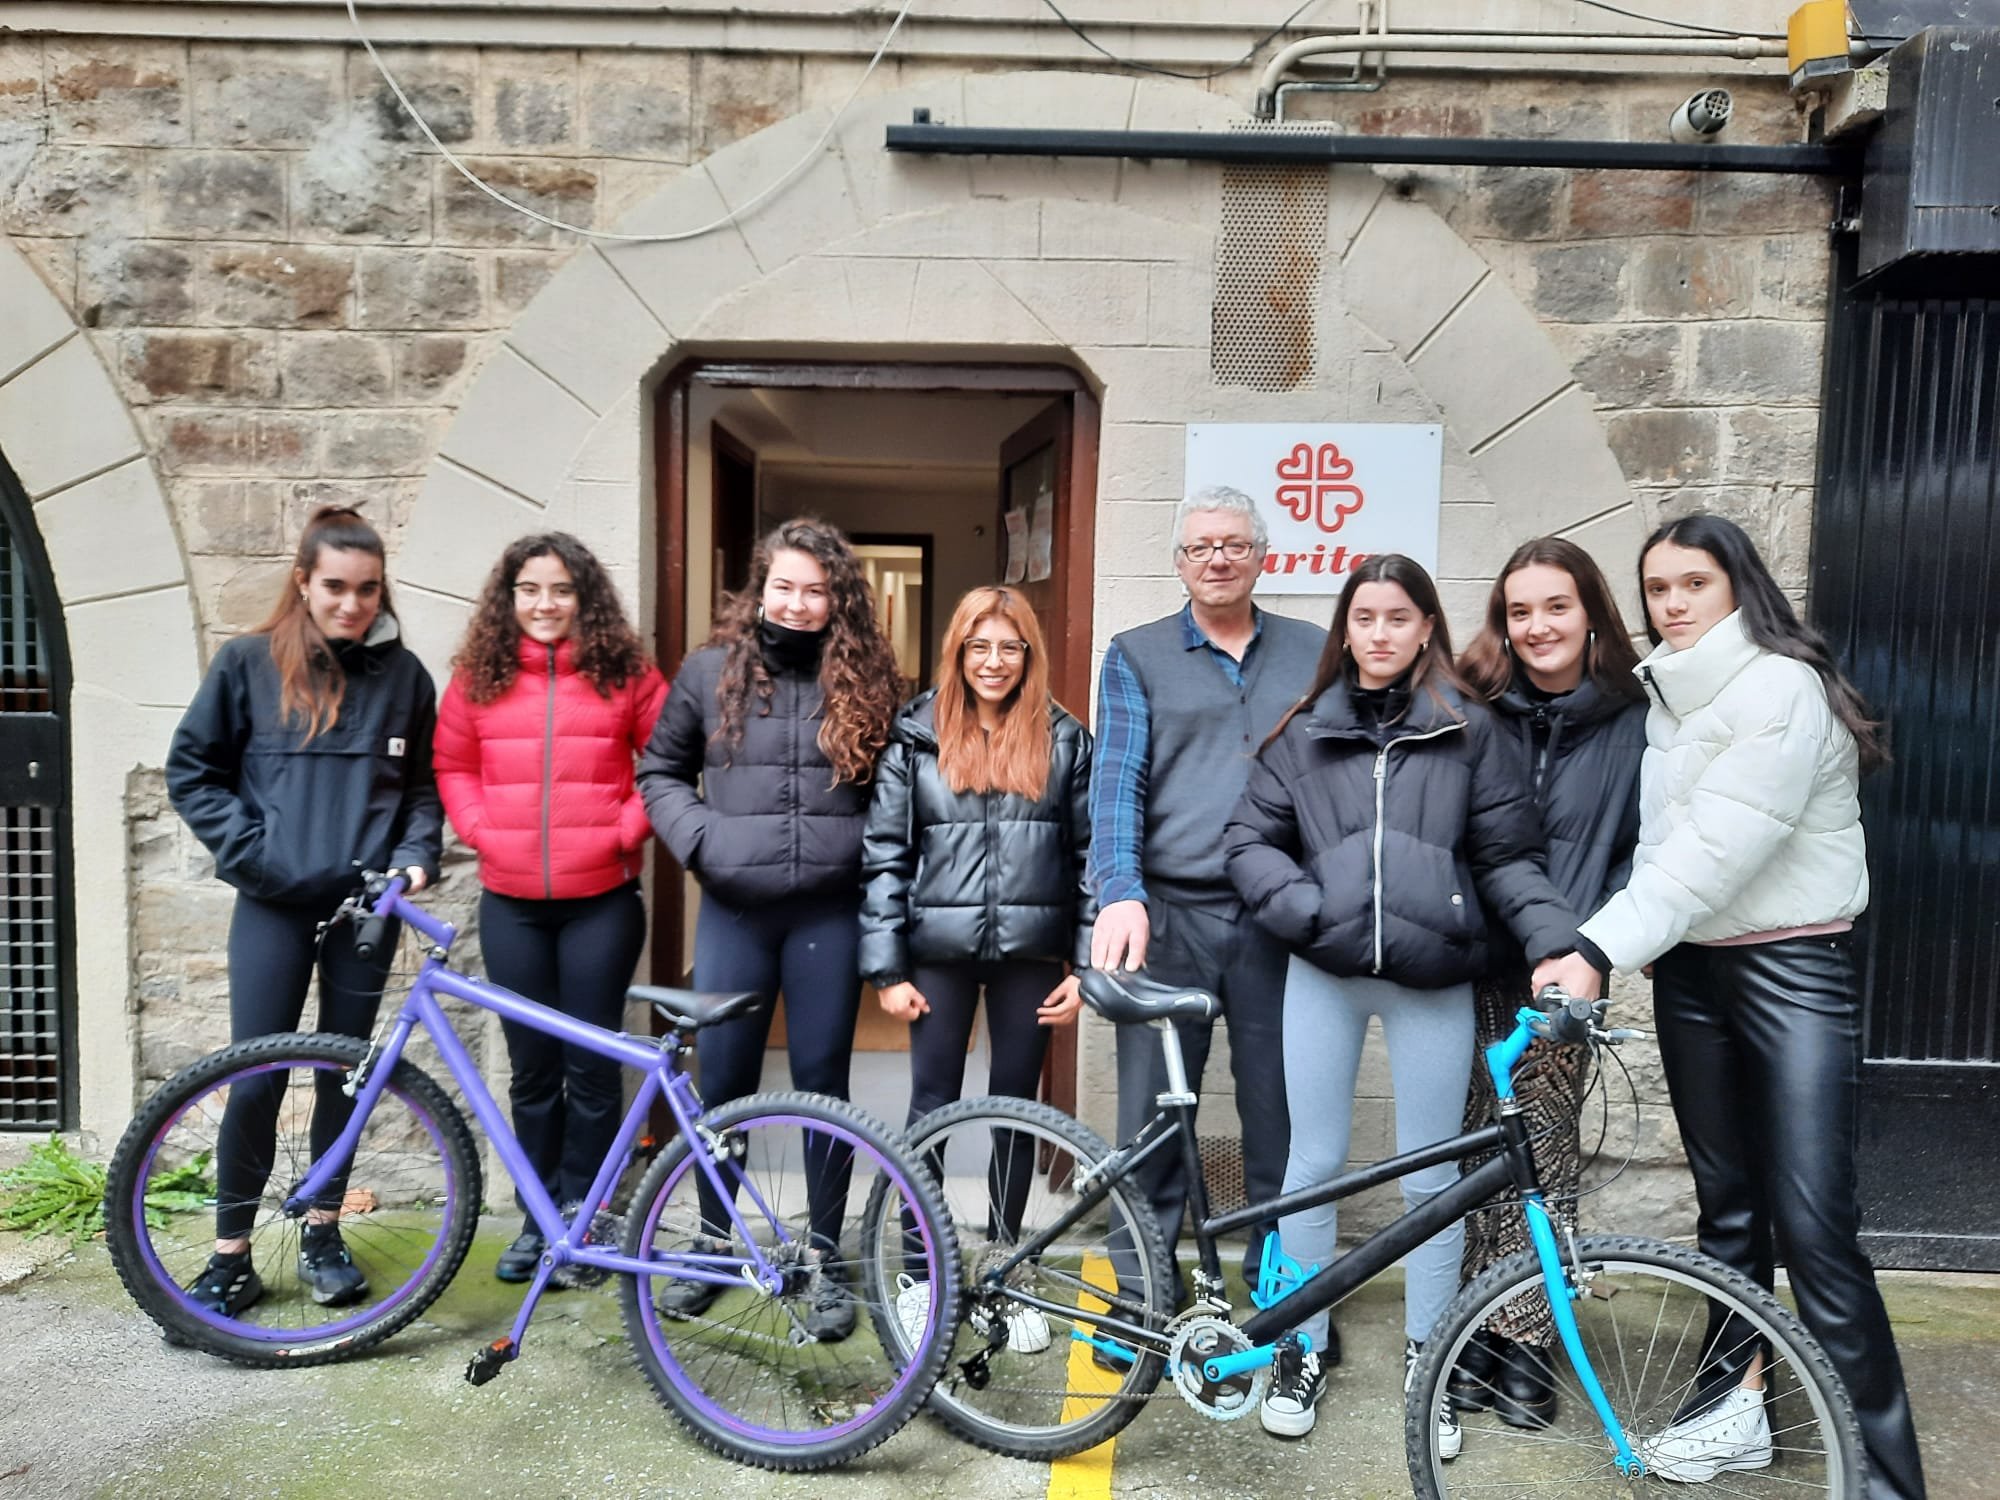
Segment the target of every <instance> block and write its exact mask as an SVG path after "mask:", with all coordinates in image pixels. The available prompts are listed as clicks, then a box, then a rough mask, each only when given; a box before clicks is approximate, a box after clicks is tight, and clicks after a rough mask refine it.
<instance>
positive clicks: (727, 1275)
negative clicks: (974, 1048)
mask: <svg viewBox="0 0 2000 1500" xmlns="http://www.w3.org/2000/svg"><path fill="white" fill-rule="evenodd" d="M701 1128H702V1136H703V1139H702V1145H701V1150H702V1153H703V1155H702V1156H701V1157H697V1155H696V1154H695V1152H694V1151H692V1150H690V1149H689V1145H688V1142H687V1140H686V1139H685V1138H684V1137H683V1138H678V1139H676V1140H675V1141H674V1142H673V1143H672V1144H671V1145H669V1146H668V1147H667V1149H666V1150H665V1151H664V1152H662V1153H661V1155H660V1157H659V1159H658V1160H657V1161H655V1162H654V1163H653V1166H652V1167H651V1169H650V1170H649V1171H648V1172H647V1173H646V1176H645V1179H644V1180H643V1181H642V1182H641V1183H640V1186H639V1190H638V1192H637V1194H636V1195H635V1197H634V1199H633V1203H632V1208H631V1211H630V1212H629V1213H628V1214H627V1215H626V1220H625V1239H624V1245H623V1249H624V1253H625V1254H626V1255H629V1256H632V1257H635V1258H638V1259H645V1260H656V1261H665V1262H667V1264H666V1265H664V1266H663V1267H662V1269H661V1270H660V1271H658V1272H656V1273H653V1274H650V1275H636V1276H630V1277H627V1278H625V1280H624V1283H623V1285H622V1286H621V1288H620V1297H621V1300H622V1302H623V1304H624V1310H625V1326H626V1328H627V1329H628V1330H629V1332H630V1334H631V1338H632V1346H633V1350H634V1353H635V1354H636V1355H637V1357H638V1360H639V1365H640V1368H641V1369H643V1370H644V1371H645V1373H646V1378H647V1380H649V1381H650V1382H651V1383H652V1386H653V1389H654V1390H655V1391H656V1392H658V1394H659V1396H660V1399H661V1400H662V1401H663V1402H665V1404H666V1405H667V1406H668V1407H669V1408H670V1409H671V1410H672V1411H673V1412H674V1413H675V1415H677V1416H678V1417H680V1419H681V1420H682V1421H683V1422H685V1423H686V1424H687V1426H688V1428H689V1429H690V1430H691V1431H692V1432H693V1433H694V1434H695V1436H696V1437H698V1438H699V1439H700V1440H701V1441H702V1442H703V1443H705V1444H707V1445H708V1446H709V1447H710V1448H713V1449H714V1450H715V1451H716V1452H718V1453H721V1454H723V1455H725V1456H726V1457H729V1458H733V1459H736V1460H738V1461H739V1462H742V1463H747V1464H754V1465H756V1466H757V1467H760V1468H766V1469H820V1468H826V1467H828V1466H830V1465H833V1464H837V1463H841V1462H843V1461H845V1460H847V1459H850V1458H853V1457H854V1456H855V1455H856V1454H859V1453H865V1452H866V1451H867V1450H868V1449H870V1448H873V1447H874V1446H875V1445H876V1444H878V1443H880V1442H882V1441H883V1440H885V1439H886V1438H888V1437H889V1436H890V1435H891V1434H893V1433H894V1432H895V1431H896V1430H897V1429H898V1428H900V1427H901V1426H902V1425H903V1424H904V1423H905V1422H907V1421H908V1420H909V1419H910V1417H911V1416H913V1415H914V1414H915V1413H916V1411H917V1410H918V1408H919V1407H921V1406H922V1405H923V1400H924V1397H925V1396H926V1395H928V1394H929V1392H930V1389H931V1387H932V1385H934V1384H935V1383H936V1381H937V1377H938V1371H939V1369H940V1368H941V1367H942V1365H943V1363H944V1355H945V1347H946V1342H947V1341H946V1340H945V1339H944V1338H942V1337H940V1336H939V1331H940V1330H942V1329H944V1328H948V1327H950V1326H951V1324H952V1322H953V1321H954V1319H955V1318H956V1316H957V1310H958V1252H957V1246H956V1241H955V1240H954V1238H953V1235H952V1229H951V1221H950V1219H949V1218H948V1217H947V1216H946V1214H945V1211H944V1204H943V1202H942V1201H941V1200H940V1199H939V1197H938V1193H937V1189H936V1188H935V1187H934V1186H933V1185H932V1183H931V1181H930V1179H929V1178H928V1177H927V1176H926V1175H925V1173H924V1171H923V1169H922V1167H921V1166H919V1165H918V1164H917V1163H916V1161H915V1160H914V1159H913V1158H912V1157H911V1156H910V1155H909V1153H908V1152H907V1151H905V1149H904V1148H903V1146H902V1144H901V1142H900V1141H899V1140H898V1139H897V1138H896V1136H895V1134H894V1132H892V1131H891V1130H890V1129H889V1128H888V1127H887V1126H886V1125H883V1124H881V1123H880V1122H878V1121H876V1120H875V1119H874V1118H873V1117H871V1116H869V1115H868V1114H866V1113H864V1112H863V1111H861V1110H859V1109H856V1108H855V1107H854V1106H853V1105H851V1104H847V1103H844V1102H842V1101H840V1100H837V1099H829V1098H824V1097H821V1096H818V1095H812V1094H763V1095H758V1096H755V1097H752V1098H748V1099H739V1100H736V1101H734V1102H733V1103H730V1104H726V1105H723V1106H721V1107H720V1108H718V1109H715V1110H713V1111H711V1112H709V1113H708V1114H705V1115H703V1116H702V1118H701ZM704 1160H708V1161H713V1163H714V1164H715V1165H716V1167H717V1168H718V1170H719V1171H720V1173H721V1177H722V1180H723V1181H724V1182H725V1183H726V1184H727V1185H728V1187H729V1188H730V1189H731V1191H732V1194H733V1198H734V1208H735V1217H736V1219H738V1220H740V1225H739V1224H738V1223H735V1222H732V1220H731V1216H730V1206H729V1205H728V1204H726V1203H725V1202H723V1200H722V1197H721V1195H719V1194H717V1193H715V1192H714V1191H713V1189H712V1187H711V1186H710V1185H709V1184H708V1181H707V1174H706V1173H705V1172H704V1170H703V1162H704ZM869 1202H881V1203H884V1204H886V1205H888V1206H889V1207H888V1211H889V1212H891V1213H893V1214H894V1215H895V1216H896V1218H897V1220H898V1222H899V1223H900V1224H903V1225H905V1226H907V1234H906V1235H899V1236H898V1237H897V1240H896V1242H895V1243H894V1244H893V1245H890V1246H883V1245H881V1244H880V1243H879V1242H878V1243H875V1244H873V1246H872V1251H871V1249H870V1247H869V1242H868V1241H867V1240H866V1237H865V1236H864V1235H863V1234H862V1233H861V1231H860V1225H859V1213H858V1212H857V1210H858V1207H859V1205H862V1204H866V1203H869ZM746 1232H747V1234H748V1235H749V1238H750V1240H751V1241H754V1243H755V1245H756V1247H757V1250H758V1252H759V1254H760V1255H761V1256H762V1258H763V1260H764V1262H765V1263H766V1264H767V1265H769V1266H771V1267H773V1268H775V1269H776V1270H777V1271H778V1272H779V1273H781V1275H782V1277H783V1285H782V1286H781V1287H779V1288H778V1289H777V1290H776V1291H775V1292H774V1291H772V1290H770V1289H768V1288H766V1287H764V1286H760V1285H757V1284H755V1278H756V1275H757V1271H758V1267H757V1265H756V1262H755V1261H754V1260H753V1258H752V1257H751V1255H750V1246H749V1244H748V1243H746V1241H745V1238H744V1236H745V1233H746ZM695 1255H698V1256H705V1257H708V1259H706V1260H705V1261H702V1262H699V1263H690V1262H689V1261H686V1260H682V1259H680V1258H681V1257H684V1256H695ZM871 1257H872V1258H871ZM885 1257H887V1258H892V1259H893V1264H892V1263H890V1259H885ZM691 1264H699V1265H700V1266H701V1267H702V1268H703V1269H705V1270H706V1271H707V1272H708V1273H709V1274H711V1275H713V1276H715V1277H717V1278H719V1279H718V1280H715V1281H706V1282H705V1281H701V1280H698V1279H694V1278H690V1277H688V1276H685V1275H677V1274H676V1270H677V1269H678V1270H686V1269H688V1268H689V1267H690V1265H691ZM899 1276H900V1277H903V1278H905V1279H904V1280H902V1281H901V1282H900V1283H899V1281H898V1277H899ZM725 1283H726V1284H725ZM919 1284H921V1285H922V1286H925V1287H927V1288H928V1291H927V1292H926V1293H924V1294H923V1295H922V1296H921V1297H920V1298H919V1297H915V1296H913V1297H908V1298H901V1299H900V1301H899V1296H898V1294H899V1292H900V1290H901V1289H902V1288H904V1287H908V1286H914V1285H919ZM892 1325H893V1326H895V1327H897V1328H898V1329H907V1332H906V1333H904V1334H903V1335H902V1336H901V1337H899V1338H891V1339H889V1340H887V1341H885V1340H884V1339H883V1337H882V1334H881V1330H883V1329H884V1328H886V1327H890V1326H892Z"/></svg>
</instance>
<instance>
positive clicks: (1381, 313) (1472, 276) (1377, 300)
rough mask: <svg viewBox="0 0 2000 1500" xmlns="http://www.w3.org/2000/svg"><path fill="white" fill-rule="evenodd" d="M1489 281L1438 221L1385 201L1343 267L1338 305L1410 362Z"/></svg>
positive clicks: (1475, 259)
mask: <svg viewBox="0 0 2000 1500" xmlns="http://www.w3.org/2000/svg"><path fill="white" fill-rule="evenodd" d="M1486 274H1487V266H1486V263H1485V262H1484V261H1482V260H1481V259H1480V258H1479V256H1478V254H1477V252H1475V251H1474V250H1473V249H1472V247H1471V246H1470V245H1468V244H1466V243H1465V241H1464V240H1462V239H1460V238H1459V237H1458V236H1457V235H1456V234H1454V233H1453V232H1452V231H1451V229H1450V228H1449V227H1448V226H1447V225H1446V224H1445V222H1444V221H1443V220H1442V219H1440V218H1439V217H1438V216H1437V215H1436V214H1434V213H1432V212H1431V211H1430V210H1429V209H1428V208H1425V207H1423V206H1422V205H1420V204H1415V203H1410V202H1406V201H1404V200H1403V199H1400V198H1397V197H1395V196H1393V195H1391V196H1387V197H1384V198H1383V199H1382V201H1381V202H1380V203H1379V204H1378V205H1377V206H1376V209H1375V212H1374V213H1373V214H1371V215H1370V216H1369V219H1368V222H1367V223H1366V224H1365V225H1363V226H1362V229H1361V232H1360V233H1359V234H1357V235H1356V236H1355V238H1354V244H1353V245H1352V247H1351V248H1350V249H1349V250H1348V252H1347V256H1346V258H1345V259H1344V260H1343V261H1342V262H1341V274H1340V288H1341V290H1340V298H1341V300H1342V301H1343V302H1345V304H1346V305H1347V308H1348V310H1349V311H1350V312H1352V313H1353V314H1354V316H1355V317H1357V318H1359V319H1360V320H1361V321H1362V322H1364V323H1366V324H1367V325H1368V326H1369V327H1370V328H1372V329H1374V330H1375V331H1376V332H1377V333H1379V334H1381V335H1382V336H1383V337H1384V338H1386V339H1388V340H1389V341H1390V343H1391V344H1393V345H1394V346H1395V347H1396V348H1398V349H1400V350H1402V351H1403V352H1404V354H1405V355H1407V354H1408V353H1409V352H1410V351H1411V350H1412V349H1414V348H1415V347H1416V346H1417V345H1418V344H1420V343H1422V342H1423V340H1424V338H1425V337H1426V336H1427V335H1429V334H1430V332H1431V331H1432V330H1433V329H1435V328H1436V327H1437V326H1438V324H1439V323H1441V322H1443V321H1444V319H1445V315H1446V314H1447V313H1449V312H1450V311H1451V310H1452V309H1453V308H1454V307H1456V306H1458V304H1459V303H1460V302H1461V301H1462V300H1463V299H1464V297H1465V295H1466V293H1467V292H1469V291H1471V290H1472V288H1473V287H1474V286H1475V285H1477V284H1478V282H1479V280H1480V279H1481V278H1482V277H1483V276H1485V275H1486Z"/></svg>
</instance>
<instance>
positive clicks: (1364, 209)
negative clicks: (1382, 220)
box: [1326, 166, 1389, 260]
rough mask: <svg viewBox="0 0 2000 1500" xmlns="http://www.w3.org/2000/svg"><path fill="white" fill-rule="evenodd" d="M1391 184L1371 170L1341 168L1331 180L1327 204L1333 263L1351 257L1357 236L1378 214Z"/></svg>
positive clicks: (1329, 256) (1329, 244) (1327, 220)
mask: <svg viewBox="0 0 2000 1500" xmlns="http://www.w3.org/2000/svg"><path fill="white" fill-rule="evenodd" d="M1388 186H1389V185H1388V184H1387V183H1386V182H1384V181H1383V180H1382V179H1381V177H1379V176H1378V175H1377V174H1376V173H1375V172H1373V171H1371V170H1370V169H1369V168H1367V167H1356V166H1338V167H1335V168H1334V169H1333V172H1332V175H1331V177H1330V179H1329V186H1328V189H1327V203H1326V245H1327V250H1328V252H1329V255H1328V259H1329V260H1338V259H1339V258H1340V257H1341V256H1343V255H1345V254H1347V251H1348V248H1349V247H1350V246H1351V245H1353V243H1354V236H1355V235H1357V234H1359V233H1360V232H1361V226H1362V225H1363V224H1366V223H1367V222H1368V218H1369V216H1370V215H1371V214H1373V213H1374V212H1375V206H1376V205H1377V204H1378V203H1380V202H1381V201H1382V194H1383V193H1384V192H1386V191H1387V190H1388Z"/></svg>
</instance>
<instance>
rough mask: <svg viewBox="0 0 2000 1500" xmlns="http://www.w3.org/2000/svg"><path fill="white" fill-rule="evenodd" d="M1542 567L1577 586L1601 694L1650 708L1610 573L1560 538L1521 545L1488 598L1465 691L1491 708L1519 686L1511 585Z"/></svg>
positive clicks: (1463, 669)
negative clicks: (1511, 635) (1510, 629)
mask: <svg viewBox="0 0 2000 1500" xmlns="http://www.w3.org/2000/svg"><path fill="white" fill-rule="evenodd" d="M1538 565H1539V566H1541V567H1545V568H1559V569H1561V570H1562V571H1563V572H1565V573H1567V574H1569V576H1570V581H1571V582H1572V583H1573V584H1575V586H1576V599H1577V603H1579V604H1581V605H1582V606H1583V617H1584V619H1585V620H1586V621H1587V622H1588V623H1589V629H1590V631H1591V634H1590V636H1589V637H1588V638H1587V640H1586V644H1585V646H1584V648H1583V670H1584V672H1585V673H1586V674H1587V675H1588V676H1589V678H1590V680H1591V681H1592V682H1594V683H1595V684H1596V685H1597V690H1598V691H1599V692H1601V693H1603V694H1604V695H1605V696H1606V697H1607V698H1613V699H1623V700H1624V701H1626V702H1628V703H1642V702H1644V701H1645V697H1646V690H1645V689H1644V688H1642V687H1640V686H1639V679H1638V678H1636V677H1634V676H1633V675H1632V669H1633V668H1634V667H1636V666H1638V664H1639V653H1638V652H1637V651H1635V650H1633V649H1632V637H1631V635H1630V634H1629V633H1628V632H1627V631H1626V629H1625V617H1624V615H1622V614H1620V613H1619V610H1618V601H1617V600H1616V599H1614V598H1612V596H1611V585H1610V584H1609V583H1607V582H1605V579H1604V570H1603V569H1602V568H1600V567H1598V565H1597V560H1596V559H1595V558H1593V557H1592V556H1591V555H1590V554H1589V553H1588V552H1586V551H1584V550H1583V548H1581V547H1579V546H1577V544H1576V543H1575V542H1572V541H1569V540H1568V539H1566V538H1564V537H1559V536H1538V537H1536V538H1535V539H1534V540H1533V541H1531V542H1523V543H1521V545H1520V546H1518V547H1516V548H1515V549H1514V555H1513V556H1512V557H1510V558H1508V559H1507V566H1506V567H1504V568H1502V569H1501V570H1500V576H1499V577H1498V578H1496V579H1494V580H1493V592H1492V593H1490V594H1488V595H1487V596H1486V620H1485V623H1484V624H1483V625H1481V626H1480V629H1479V634H1477V635H1475V636H1474V637H1473V638H1472V643H1471V644H1470V645H1468V646H1467V647H1466V648H1465V654H1464V655H1462V656H1460V657H1459V659H1458V675H1459V676H1460V677H1462V678H1464V679H1465V685H1466V686H1467V687H1469V688H1471V689H1472V691H1473V692H1475V693H1477V694H1478V695H1479V696H1480V697H1481V698H1484V699H1485V700H1486V701H1487V702H1488V703H1491V702H1492V701H1493V700H1494V699H1496V698H1498V697H1499V696H1500V695H1501V694H1502V693H1504V692H1506V691H1507V689H1508V688H1510V687H1512V686H1513V685H1514V656H1513V652H1512V651H1511V649H1510V648H1509V646H1508V639H1507V580H1508V579H1509V578H1512V577H1513V576H1514V575H1515V574H1516V573H1518V572H1520V571H1521V569H1523V568H1532V567H1535V566H1538Z"/></svg>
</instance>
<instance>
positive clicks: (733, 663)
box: [708, 517, 903, 785]
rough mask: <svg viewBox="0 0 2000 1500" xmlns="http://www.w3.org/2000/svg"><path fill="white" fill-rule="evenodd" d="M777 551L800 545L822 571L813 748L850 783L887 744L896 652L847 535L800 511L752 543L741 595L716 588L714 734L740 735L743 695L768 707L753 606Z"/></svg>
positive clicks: (898, 690)
mask: <svg viewBox="0 0 2000 1500" xmlns="http://www.w3.org/2000/svg"><path fill="white" fill-rule="evenodd" d="M779 552H803V553H804V554H805V555H806V556H807V557H810V558H811V559H812V560H813V561H814V562H816V563H818V564H819V565H820V567H821V568H822V569H824V570H825V572H826V591H827V603H828V610H827V622H826V623H827V638H826V648H825V650H824V651H822V652H821V653H820V659H819V685H820V692H821V694H822V695H823V696H824V698H825V703H826V707H825V717H824V719H823V721H822V722H821V724H820V729H819V748H820V749H821V751H823V752H824V753H825V755H826V758H827V760H828V761H829V762H830V763H831V764H832V766H833V779H834V782H835V783H836V784H838V783H840V782H843V781H846V782H852V783H854V784H856V785H860V784H862V783H865V782H867V781H868V780H869V779H870V778H871V777H872V776H874V774H875V758H876V757H877V756H879V755H880V754H881V753H882V747H883V746H884V745H886V744H888V743H889V719H890V717H891V716H892V715H893V714H894V713H895V711H896V704H897V701H898V700H899V699H900V698H901V697H902V693H903V676H902V673H901V672H900V671H899V670H898V669H897V666H896V653H895V652H894V651H892V650H891V649H890V648H889V643H888V641H886V640H884V639H883V637H882V627H881V626H880V625H878V624H877V623H876V621H875V604H874V601H873V599H871V598H870V597H869V593H868V580H867V578H865V577H864V576H863V575H862V572H861V562H860V560H859V559H858V558H856V557H855V555H854V549H853V548H852V547H850V546H848V545H847V538H846V537H844V536H842V535H841V534H840V532H839V531H837V530H836V529H834V528H833V527H831V526H829V525H827V524H826V523H825V522H824V521H818V520H813V519H811V518H809V517H800V518H798V519H796V520H791V521H787V522H785V523H784V525H782V526H780V527H778V528H777V530H775V531H773V532H771V533H770V534H769V535H768V536H766V537H765V538H764V539H763V540H762V541H760V542H758V543H757V550H756V552H755V553H754V554H753V555H752V557H751V559H750V583H749V585H748V587H746V588H745V589H744V590H743V591H742V592H741V593H738V594H724V595H723V596H722V606H721V608H719V609H718V610H717V611H716V612H715V630H714V633H713V634H711V635H710V636H709V638H708V644H709V645H711V646H720V647H722V649H723V651H724V653H725V655H724V656H723V661H722V673H721V676H720V677H719V678H718V679H717V680H716V684H715V696H716V702H717V706H718V707H719V708H720V710H721V717H720V722H719V723H718V724H717V725H716V729H715V736H714V738H715V740H716V742H717V743H719V744H722V745H726V746H731V747H733V746H736V745H740V744H741V743H743V725H744V723H745V721H746V720H747V719H748V718H749V716H750V699H751V698H752V697H753V696H754V697H756V698H757V699H758V700H759V701H760V702H761V704H762V708H761V709H760V712H763V713H768V712H770V701H771V692H772V686H773V685H772V682H771V674H770V673H769V672H768V671H767V670H766V669H765V667H764V655H763V652H762V651H760V650H759V649H758V644H757V623H758V606H759V605H760V604H761V603H762V601H763V598H764V583H765V581H766V580H767V579H768V578H769V577H770V576H771V558H772V556H773V555H774V554H776V553H779Z"/></svg>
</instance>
